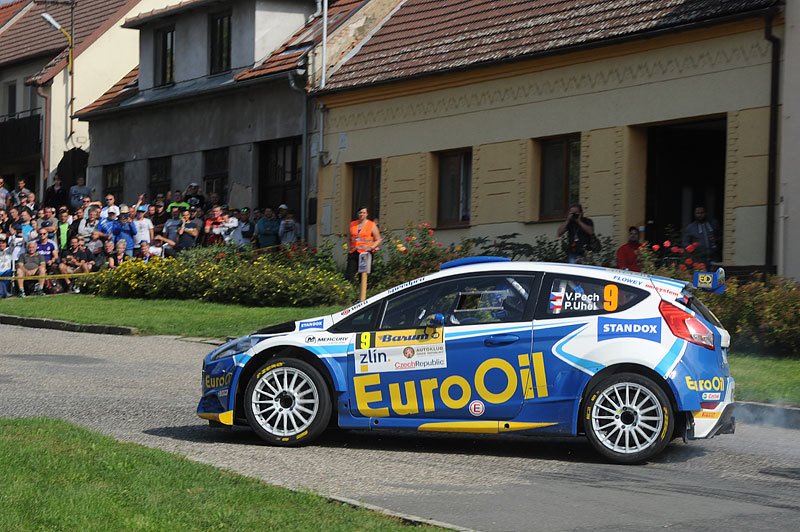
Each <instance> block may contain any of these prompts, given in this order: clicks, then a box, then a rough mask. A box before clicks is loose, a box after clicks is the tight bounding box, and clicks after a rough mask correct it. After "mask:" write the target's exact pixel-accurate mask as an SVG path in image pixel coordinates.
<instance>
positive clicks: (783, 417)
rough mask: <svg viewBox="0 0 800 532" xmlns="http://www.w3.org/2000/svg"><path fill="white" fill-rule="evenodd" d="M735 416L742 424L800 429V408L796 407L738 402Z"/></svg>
mask: <svg viewBox="0 0 800 532" xmlns="http://www.w3.org/2000/svg"><path fill="white" fill-rule="evenodd" d="M734 415H735V416H736V421H739V422H742V423H749V424H753V425H772V426H774V427H781V428H784V429H795V430H796V429H800V408H798V407H795V406H784V405H772V404H767V403H755V402H751V401H737V402H736V410H735V411H734Z"/></svg>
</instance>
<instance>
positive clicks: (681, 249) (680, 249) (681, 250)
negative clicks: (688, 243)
mask: <svg viewBox="0 0 800 532" xmlns="http://www.w3.org/2000/svg"><path fill="white" fill-rule="evenodd" d="M684 251H686V250H685V249H683V248H678V253H683V252H684Z"/></svg>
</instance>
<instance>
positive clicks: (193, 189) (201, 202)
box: [183, 183, 206, 208]
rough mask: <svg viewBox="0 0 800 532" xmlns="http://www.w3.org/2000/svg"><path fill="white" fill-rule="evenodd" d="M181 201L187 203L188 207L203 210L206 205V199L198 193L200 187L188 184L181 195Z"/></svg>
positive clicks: (195, 184)
mask: <svg viewBox="0 0 800 532" xmlns="http://www.w3.org/2000/svg"><path fill="white" fill-rule="evenodd" d="M183 201H185V202H186V203H188V204H189V206H190V207H197V208H203V207H204V206H205V204H206V198H205V197H204V196H203V195H202V194H201V193H200V185H198V184H197V183H189V186H188V187H186V192H184V193H183Z"/></svg>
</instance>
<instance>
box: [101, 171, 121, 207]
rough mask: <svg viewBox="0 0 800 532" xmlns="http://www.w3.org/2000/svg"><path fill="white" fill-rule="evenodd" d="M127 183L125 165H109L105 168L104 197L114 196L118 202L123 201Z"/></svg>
mask: <svg viewBox="0 0 800 532" xmlns="http://www.w3.org/2000/svg"><path fill="white" fill-rule="evenodd" d="M124 183H125V165H124V164H123V163H119V164H109V165H106V166H104V167H103V195H105V194H113V195H114V197H115V198H117V201H118V202H121V201H122V189H123V185H124Z"/></svg>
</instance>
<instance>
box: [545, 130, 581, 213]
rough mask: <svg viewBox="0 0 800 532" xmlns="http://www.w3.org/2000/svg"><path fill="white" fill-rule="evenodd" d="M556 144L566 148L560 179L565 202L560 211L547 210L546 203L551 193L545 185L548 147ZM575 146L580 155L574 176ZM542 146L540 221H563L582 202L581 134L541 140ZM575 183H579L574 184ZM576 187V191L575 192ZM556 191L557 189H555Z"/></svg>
mask: <svg viewBox="0 0 800 532" xmlns="http://www.w3.org/2000/svg"><path fill="white" fill-rule="evenodd" d="M556 144H563V146H564V152H563V153H564V156H563V160H562V161H561V165H560V167H561V172H562V173H561V176H559V178H560V179H561V180H562V184H561V188H562V190H561V192H562V194H563V201H562V205H561V208H560V210H547V209H546V206H547V202H546V201H545V197H546V194H548V193H549V191H548V190H546V184H545V171H546V168H547V165H548V161H547V160H546V159H545V155H546V153H547V147H548V146H549V145H556ZM573 144H577V147H578V155H577V168H576V169H575V170H576V172H577V173H576V175H575V176H573V175H571V173H570V170H571V166H572V158H571V147H572V145H573ZM539 145H540V153H541V161H540V164H539V172H540V173H539V220H540V221H561V220H563V218H564V217H565V216H566V215H567V212H568V211H569V206H570V205H572V204H573V203H579V202H580V158H581V155H580V149H581V134H580V133H571V134H569V135H560V136H557V137H549V138H545V139H540V140H539ZM573 181H577V182H576V183H573ZM573 185H574V187H575V188H574V190H573ZM554 190H555V189H554Z"/></svg>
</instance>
